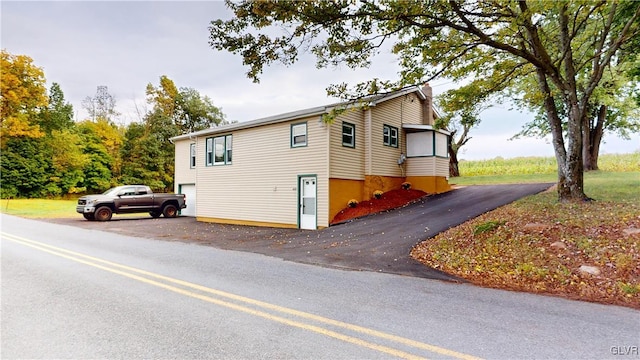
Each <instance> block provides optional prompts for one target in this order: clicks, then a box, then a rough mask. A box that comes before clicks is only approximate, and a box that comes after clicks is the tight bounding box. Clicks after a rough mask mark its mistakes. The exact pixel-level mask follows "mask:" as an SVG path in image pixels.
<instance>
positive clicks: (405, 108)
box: [392, 93, 424, 125]
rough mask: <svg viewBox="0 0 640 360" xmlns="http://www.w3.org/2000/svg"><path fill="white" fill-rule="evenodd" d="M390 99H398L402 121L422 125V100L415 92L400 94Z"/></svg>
mask: <svg viewBox="0 0 640 360" xmlns="http://www.w3.org/2000/svg"><path fill="white" fill-rule="evenodd" d="M392 101H398V102H399V103H400V106H401V112H402V123H403V124H414V125H422V124H423V123H424V120H423V116H422V108H423V106H422V102H423V100H420V98H419V97H418V95H417V94H416V93H411V94H407V95H405V96H401V97H399V98H397V99H394V100H392Z"/></svg>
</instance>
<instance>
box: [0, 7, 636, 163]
mask: <svg viewBox="0 0 640 360" xmlns="http://www.w3.org/2000/svg"><path fill="white" fill-rule="evenodd" d="M0 16H1V18H0V20H1V27H0V31H1V33H0V40H1V45H0V46H1V47H2V48H3V49H5V50H6V51H8V52H9V53H11V54H14V55H27V56H29V57H31V58H32V59H33V61H34V64H35V65H36V66H38V67H41V68H42V69H43V70H44V74H45V77H46V80H47V88H49V87H50V86H51V84H52V83H54V82H56V83H58V84H59V85H60V86H61V88H62V91H63V92H64V94H65V98H66V99H67V101H68V102H69V103H71V104H72V105H73V107H74V111H75V113H76V118H77V119H78V120H83V119H84V118H86V116H87V114H86V112H85V111H84V110H83V109H82V106H81V103H82V100H83V99H85V98H86V97H88V96H94V95H95V94H96V89H97V87H98V86H107V87H108V90H109V93H110V94H112V95H113V96H114V97H115V99H116V110H117V111H118V112H120V113H121V116H120V117H119V118H118V119H117V121H119V122H122V123H125V124H126V123H128V122H131V121H140V120H141V117H142V114H144V113H145V112H146V111H147V110H148V109H149V106H148V104H147V103H146V100H145V89H146V86H147V84H149V83H151V84H153V85H154V86H158V84H159V79H160V76H162V75H166V76H167V77H169V78H170V79H171V80H173V81H174V83H175V84H176V86H178V87H189V88H193V89H196V90H197V91H198V92H200V94H202V95H206V96H208V97H210V98H211V99H212V101H213V103H214V105H215V106H217V107H219V108H221V109H222V112H223V113H225V114H226V116H227V120H231V121H234V120H235V121H238V122H242V121H248V120H254V119H259V118H262V117H267V116H271V115H277V114H281V113H286V112H290V111H296V110H301V109H306V108H311V107H316V106H321V105H326V104H331V103H334V102H336V101H337V99H335V98H330V97H328V96H327V93H326V88H327V87H328V86H330V85H331V84H336V83H342V82H347V83H349V84H351V85H355V84H357V83H358V82H363V81H366V80H369V79H372V78H380V79H389V80H395V79H397V76H398V75H397V74H398V71H399V67H398V66H397V61H396V59H395V57H394V56H393V55H392V54H390V53H382V54H380V55H379V56H377V57H376V58H375V59H374V61H373V64H372V66H371V67H369V68H367V69H359V70H352V69H349V68H347V67H346V66H342V67H338V68H329V69H317V68H316V66H315V58H314V57H313V56H311V55H309V54H305V55H302V56H301V57H300V60H299V61H298V62H297V63H295V64H293V65H290V66H288V67H286V66H284V65H280V64H274V65H271V66H269V67H266V68H265V69H264V72H263V74H262V75H261V80H260V83H258V84H256V83H253V82H252V81H251V80H250V79H248V78H247V77H246V72H247V70H248V68H246V67H244V66H243V65H242V58H241V56H240V55H233V54H231V53H228V52H220V51H217V50H213V49H212V48H211V47H210V46H209V43H208V41H209V32H208V30H207V28H208V26H209V23H210V22H211V21H212V20H215V19H228V18H229V17H230V16H231V13H230V11H229V10H228V9H227V8H226V7H225V5H224V3H223V2H222V1H195V2H183V1H123V2H119V1H118V2H117V1H68V2H64V1H46V2H36V1H4V0H3V1H2V2H0ZM430 85H431V86H432V87H433V92H434V95H436V96H437V95H438V94H440V93H442V92H444V91H446V90H448V89H450V88H452V87H454V86H456V84H454V83H452V82H451V81H449V80H447V79H435V80H434V81H431V82H430ZM531 118H532V115H531V114H528V113H523V112H519V111H517V110H510V105H509V104H502V105H501V104H498V105H496V106H494V107H492V108H490V109H489V110H486V111H485V112H483V113H482V114H481V119H482V121H481V123H480V125H479V126H478V127H477V128H474V129H473V130H472V131H471V133H470V136H471V137H472V139H471V140H470V141H469V142H468V143H467V145H465V146H464V147H463V148H462V150H461V154H459V158H460V159H466V160H479V159H492V158H495V157H499V156H500V157H503V158H511V157H519V156H553V147H552V145H551V143H550V141H549V140H548V139H546V140H545V139H534V138H522V139H518V140H511V141H510V140H509V139H510V138H511V137H512V136H513V135H514V134H516V133H517V132H518V131H519V130H520V129H521V128H522V126H523V125H524V124H525V123H526V122H527V121H529V120H531ZM636 151H640V134H633V136H632V138H631V140H623V139H620V138H618V137H616V136H615V135H611V136H606V137H605V139H604V143H603V144H602V147H601V154H607V153H630V152H636Z"/></svg>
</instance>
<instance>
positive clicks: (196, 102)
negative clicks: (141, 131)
mask: <svg viewBox="0 0 640 360" xmlns="http://www.w3.org/2000/svg"><path fill="white" fill-rule="evenodd" d="M147 102H148V103H149V104H152V105H153V110H152V111H153V112H159V113H161V114H163V115H164V116H166V117H167V118H169V119H171V121H172V122H173V124H174V125H175V126H176V127H177V128H178V131H179V133H180V134H186V133H189V132H193V131H198V130H203V129H206V128H209V127H212V126H218V125H220V124H223V123H225V115H224V113H223V112H222V110H221V109H220V108H217V107H216V106H214V105H213V102H212V101H211V99H210V98H209V97H208V96H202V95H201V94H200V93H199V92H198V91H197V90H195V89H192V88H186V87H182V88H180V89H178V88H177V87H176V85H175V83H174V82H173V80H171V79H169V78H168V77H167V76H166V75H162V76H161V77H160V85H159V86H158V87H154V86H153V85H152V84H148V85H147Z"/></svg>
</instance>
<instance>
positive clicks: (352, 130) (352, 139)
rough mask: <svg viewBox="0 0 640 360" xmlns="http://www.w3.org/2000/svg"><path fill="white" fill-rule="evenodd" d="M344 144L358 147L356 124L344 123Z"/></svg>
mask: <svg viewBox="0 0 640 360" xmlns="http://www.w3.org/2000/svg"><path fill="white" fill-rule="evenodd" d="M342 146H346V147H352V148H354V147H356V126H355V125H354V124H349V123H347V122H343V123H342Z"/></svg>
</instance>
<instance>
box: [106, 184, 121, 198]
mask: <svg viewBox="0 0 640 360" xmlns="http://www.w3.org/2000/svg"><path fill="white" fill-rule="evenodd" d="M122 188H123V186H118V187H114V188H111V189H109V190H107V191H105V192H103V193H102V195H113V196H116V195H118V193H119V192H120V190H122Z"/></svg>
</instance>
